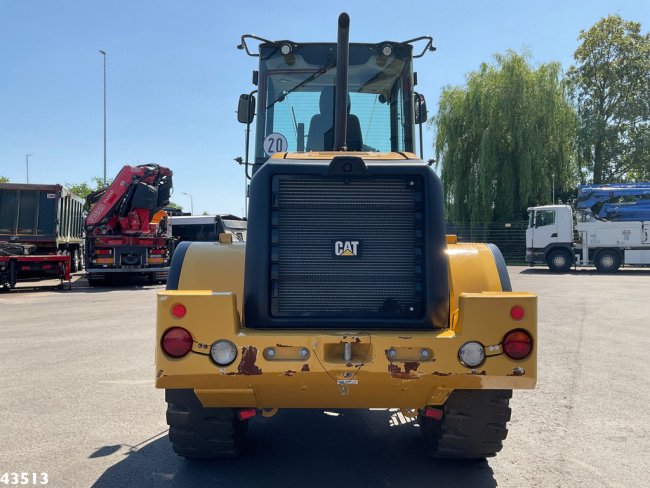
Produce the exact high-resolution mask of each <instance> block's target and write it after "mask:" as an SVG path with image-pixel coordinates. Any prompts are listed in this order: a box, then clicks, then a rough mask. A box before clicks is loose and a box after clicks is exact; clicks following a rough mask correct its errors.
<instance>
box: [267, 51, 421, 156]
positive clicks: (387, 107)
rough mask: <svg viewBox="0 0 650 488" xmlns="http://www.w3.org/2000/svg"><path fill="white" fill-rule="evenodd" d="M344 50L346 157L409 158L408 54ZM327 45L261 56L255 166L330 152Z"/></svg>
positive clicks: (331, 74)
mask: <svg viewBox="0 0 650 488" xmlns="http://www.w3.org/2000/svg"><path fill="white" fill-rule="evenodd" d="M380 48H381V46H379V45H377V46H375V45H362V44H354V45H351V46H350V66H349V71H348V87H349V96H348V132H347V145H348V148H349V149H350V150H352V151H382V152H384V151H412V150H413V147H412V146H413V122H412V119H413V115H412V111H413V107H412V103H413V102H412V71H411V51H410V46H399V47H396V48H395V49H393V50H392V51H391V54H390V55H389V56H384V55H382V54H381V51H380ZM335 51H336V46H335V45H331V44H314V45H311V44H310V45H304V46H297V47H296V48H295V49H294V51H293V52H292V54H291V56H283V55H282V54H281V53H280V52H279V51H278V49H277V48H274V49H271V48H266V49H264V48H263V49H261V57H262V61H261V63H260V66H261V69H260V95H259V98H260V100H259V104H258V119H257V124H258V126H257V144H256V163H258V164H260V163H262V162H264V160H265V159H267V158H268V157H269V156H270V155H272V154H274V153H275V152H303V151H331V150H333V147H332V146H333V132H334V131H333V124H334V103H335V96H336V95H335V88H334V87H335V80H336V66H335Z"/></svg>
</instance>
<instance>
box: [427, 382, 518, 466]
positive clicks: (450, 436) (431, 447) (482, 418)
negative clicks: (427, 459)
mask: <svg viewBox="0 0 650 488" xmlns="http://www.w3.org/2000/svg"><path fill="white" fill-rule="evenodd" d="M511 397H512V390H455V391H453V392H452V393H451V395H449V398H448V399H447V401H446V402H445V404H444V406H443V407H438V408H441V409H442V410H443V413H442V418H441V419H440V420H435V419H433V418H430V417H425V416H423V415H420V419H419V422H420V430H421V431H422V436H423V437H424V443H425V445H426V447H427V451H428V453H429V455H431V456H433V457H435V458H454V459H483V458H486V457H492V456H495V455H496V454H497V453H498V452H499V451H500V450H501V448H502V447H503V443H502V442H503V440H504V439H505V438H506V436H507V435H508V429H507V428H506V423H507V422H508V421H509V420H510V407H509V405H508V403H509V399H510V398H511Z"/></svg>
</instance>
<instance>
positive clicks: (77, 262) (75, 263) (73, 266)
mask: <svg viewBox="0 0 650 488" xmlns="http://www.w3.org/2000/svg"><path fill="white" fill-rule="evenodd" d="M80 270H81V257H80V256H79V250H78V249H74V250H73V251H72V254H70V273H76V272H77V271H80Z"/></svg>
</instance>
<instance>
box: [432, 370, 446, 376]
mask: <svg viewBox="0 0 650 488" xmlns="http://www.w3.org/2000/svg"><path fill="white" fill-rule="evenodd" d="M431 374H433V375H436V376H451V373H441V372H440V371H434V372H433V373H431Z"/></svg>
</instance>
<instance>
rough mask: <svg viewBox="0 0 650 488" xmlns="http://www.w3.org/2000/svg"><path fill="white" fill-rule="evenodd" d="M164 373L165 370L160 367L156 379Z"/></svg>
mask: <svg viewBox="0 0 650 488" xmlns="http://www.w3.org/2000/svg"><path fill="white" fill-rule="evenodd" d="M163 374H164V373H163V370H162V369H159V370H158V373H156V379H158V378H160V377H161V376H162V375H163Z"/></svg>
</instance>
